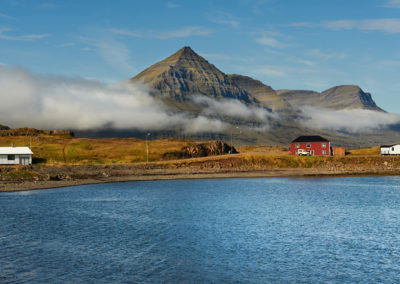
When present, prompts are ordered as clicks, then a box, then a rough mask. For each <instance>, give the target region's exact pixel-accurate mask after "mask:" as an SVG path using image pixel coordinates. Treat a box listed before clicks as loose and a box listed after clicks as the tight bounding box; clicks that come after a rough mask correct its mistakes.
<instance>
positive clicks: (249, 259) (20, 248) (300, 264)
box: [0, 177, 400, 283]
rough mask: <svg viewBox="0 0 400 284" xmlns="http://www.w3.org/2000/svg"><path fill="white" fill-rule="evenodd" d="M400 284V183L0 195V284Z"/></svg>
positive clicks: (273, 182)
mask: <svg viewBox="0 0 400 284" xmlns="http://www.w3.org/2000/svg"><path fill="white" fill-rule="evenodd" d="M21 282H25V283H32V282H34V283H37V282H40V283H46V282H57V283H82V282H84V283H100V282H102V283H120V282H122V283H138V282H139V283H142V282H146V283H160V282H163V283H165V282H167V283H210V282H213V283H222V282H223V283H234V282H246V283H288V282H304V283H316V282H324V283H346V282H347V283H357V282H360V283H382V282H385V283H399V282H400V178H398V177H377V178H375V177H366V178H330V179H286V178H282V179H220V180H218V179H215V180H178V181H152V182H128V183H114V184H101V185H87V186H79V187H69V188H62V189H50V190H39V191H27V192H18V193H0V283H21Z"/></svg>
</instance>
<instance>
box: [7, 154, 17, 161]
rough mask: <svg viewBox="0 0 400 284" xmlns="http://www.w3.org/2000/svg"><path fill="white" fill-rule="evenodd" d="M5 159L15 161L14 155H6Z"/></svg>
mask: <svg viewBox="0 0 400 284" xmlns="http://www.w3.org/2000/svg"><path fill="white" fill-rule="evenodd" d="M7 160H9V161H15V155H7Z"/></svg>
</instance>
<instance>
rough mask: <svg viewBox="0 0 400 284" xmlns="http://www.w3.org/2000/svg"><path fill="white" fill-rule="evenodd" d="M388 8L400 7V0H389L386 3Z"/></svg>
mask: <svg viewBox="0 0 400 284" xmlns="http://www.w3.org/2000/svg"><path fill="white" fill-rule="evenodd" d="M384 7H386V8H400V0H389V1H387V2H386V3H385V5H384Z"/></svg>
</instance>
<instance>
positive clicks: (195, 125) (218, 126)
mask: <svg viewBox="0 0 400 284" xmlns="http://www.w3.org/2000/svg"><path fill="white" fill-rule="evenodd" d="M228 127H229V124H227V123H225V122H222V121H220V120H217V119H210V118H208V117H205V116H198V117H196V118H194V119H191V120H190V122H189V123H186V124H185V125H184V126H183V130H184V132H186V133H199V132H220V131H223V130H224V129H226V128H228Z"/></svg>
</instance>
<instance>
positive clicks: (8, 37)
mask: <svg viewBox="0 0 400 284" xmlns="http://www.w3.org/2000/svg"><path fill="white" fill-rule="evenodd" d="M11 30H12V29H9V28H1V29H0V39H5V40H20V41H30V40H36V39H42V38H45V37H48V36H49V35H48V34H25V35H8V34H5V33H6V32H9V31H11Z"/></svg>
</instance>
